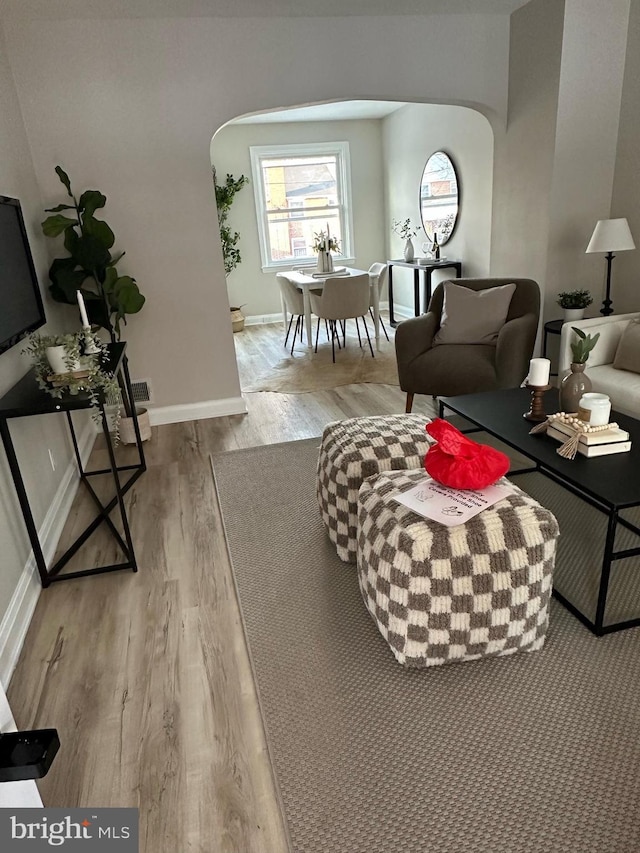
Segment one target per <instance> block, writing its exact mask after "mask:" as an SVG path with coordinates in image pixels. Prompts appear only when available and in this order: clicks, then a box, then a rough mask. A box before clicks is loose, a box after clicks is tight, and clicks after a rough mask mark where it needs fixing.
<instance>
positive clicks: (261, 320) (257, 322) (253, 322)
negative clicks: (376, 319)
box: [244, 302, 413, 326]
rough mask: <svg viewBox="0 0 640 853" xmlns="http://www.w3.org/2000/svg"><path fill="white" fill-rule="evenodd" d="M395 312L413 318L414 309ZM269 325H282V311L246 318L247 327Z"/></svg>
mask: <svg viewBox="0 0 640 853" xmlns="http://www.w3.org/2000/svg"><path fill="white" fill-rule="evenodd" d="M380 310H382V311H388V310H389V303H388V302H381V303H380ZM393 310H394V311H395V313H396V314H397V315H398V316H399V317H404V318H406V317H413V309H412V308H409V307H408V306H406V305H394V306H393ZM269 323H282V311H278V313H277V314H253V315H252V316H251V317H245V319H244V324H245V326H263V325H267V324H269Z"/></svg>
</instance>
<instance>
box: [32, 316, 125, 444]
mask: <svg viewBox="0 0 640 853" xmlns="http://www.w3.org/2000/svg"><path fill="white" fill-rule="evenodd" d="M88 343H93V344H94V346H95V348H96V349H97V350H98V352H97V353H92V354H87V353H86V352H85V348H86V346H87V344H88ZM58 346H63V347H64V348H65V354H64V362H65V364H66V366H67V368H68V370H69V372H68V373H66V374H58V375H54V374H53V370H52V368H51V365H50V364H49V359H48V358H47V349H48V348H49V347H58ZM22 351H23V353H25V354H27V355H29V356H30V357H31V359H32V360H33V366H34V370H35V376H36V382H37V383H38V387H39V388H42V390H43V391H46V392H47V393H48V394H50V395H51V396H52V397H62V396H63V394H65V393H69V394H78V393H79V392H80V391H86V392H87V394H88V395H89V399H90V401H91V406H92V408H93V411H92V414H91V416H92V418H93V420H94V421H95V423H96V424H97V425H98V426H101V425H102V412H101V409H100V403H101V401H102V400H104V401H105V402H106V403H108V404H110V405H113V406H115V408H116V411H115V415H114V419H113V430H114V436H115V440H116V442H117V441H118V436H119V426H120V386H119V385H118V381H117V379H116V378H115V376H114V375H113V374H112V373H108V372H107V371H106V370H104V369H103V368H102V364H103V362H104V361H105V359H106V358H107V345H106V344H105V343H104V342H103V341H101V340H100V339H99V338H98V337H97V335H94V334H90V335H85V333H84V332H76V333H75V334H72V335H39V334H37V333H34V334H31V335H29V337H28V338H27V345H26V346H25V347H24V349H23V350H22ZM78 362H80V366H81V370H80V371H76V368H77V365H78Z"/></svg>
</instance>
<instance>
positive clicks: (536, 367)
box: [527, 358, 551, 388]
mask: <svg viewBox="0 0 640 853" xmlns="http://www.w3.org/2000/svg"><path fill="white" fill-rule="evenodd" d="M550 372H551V361H550V359H548V358H532V359H531V361H530V362H529V376H528V377H527V383H528V384H529V385H534V386H535V387H536V388H540V387H542V386H544V385H548V384H549V373H550Z"/></svg>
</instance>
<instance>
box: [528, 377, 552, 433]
mask: <svg viewBox="0 0 640 853" xmlns="http://www.w3.org/2000/svg"><path fill="white" fill-rule="evenodd" d="M526 387H527V388H528V389H529V390H530V391H531V404H530V406H529V411H528V412H525V413H524V415H523V416H522V417H523V418H526V419H527V420H528V421H535V423H542V421H546V419H547V416H546V415H545V413H544V400H543V396H544V392H545V391H548V390H549V388H551V385H529V383H528V382H527V384H526Z"/></svg>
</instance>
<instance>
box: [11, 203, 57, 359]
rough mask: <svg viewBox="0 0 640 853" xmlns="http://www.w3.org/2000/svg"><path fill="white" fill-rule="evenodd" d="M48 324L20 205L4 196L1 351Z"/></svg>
mask: <svg viewBox="0 0 640 853" xmlns="http://www.w3.org/2000/svg"><path fill="white" fill-rule="evenodd" d="M45 322H46V318H45V316H44V306H43V304H42V297H41V296H40V287H39V286H38V279H37V276H36V270H35V267H34V265H33V257H32V256H31V249H30V248H29V241H28V239H27V231H26V228H25V227H24V219H23V218H22V210H21V208H20V202H19V201H18V199H16V198H8V197H7V196H0V352H4V351H5V350H8V349H9V347H12V346H13V345H14V344H17V343H18V341H19V340H20V339H21V338H23V337H24V336H25V335H27V334H29V332H33V331H34V329H38V328H39V327H40V326H44V324H45Z"/></svg>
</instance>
